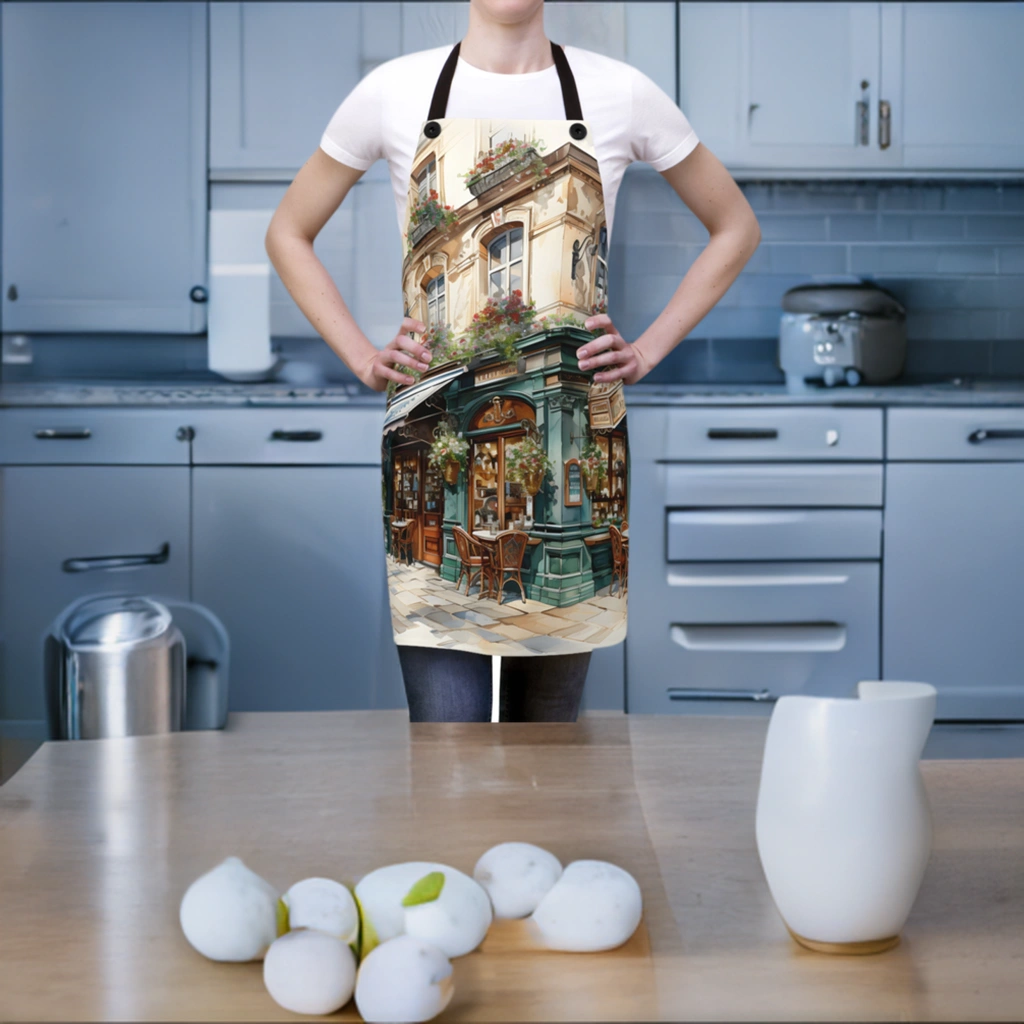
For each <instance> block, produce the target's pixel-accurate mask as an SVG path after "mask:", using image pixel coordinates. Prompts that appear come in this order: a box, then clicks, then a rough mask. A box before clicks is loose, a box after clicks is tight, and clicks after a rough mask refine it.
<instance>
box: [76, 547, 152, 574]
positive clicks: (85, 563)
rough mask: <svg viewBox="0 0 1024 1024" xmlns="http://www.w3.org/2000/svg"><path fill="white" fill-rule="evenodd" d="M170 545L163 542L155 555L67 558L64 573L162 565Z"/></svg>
mask: <svg viewBox="0 0 1024 1024" xmlns="http://www.w3.org/2000/svg"><path fill="white" fill-rule="evenodd" d="M170 554H171V545H170V544H168V543H167V542H164V544H163V546H162V547H161V548H160V550H159V551H158V552H157V553H156V554H155V555H100V556H98V557H93V558H67V559H65V560H64V561H63V562H62V563H61V568H62V569H63V570H64V572H95V571H98V570H102V569H130V568H133V567H134V566H138V565H163V563H164V562H166V561H167V559H168V558H169V557H170Z"/></svg>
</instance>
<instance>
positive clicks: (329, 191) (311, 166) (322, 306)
mask: <svg viewBox="0 0 1024 1024" xmlns="http://www.w3.org/2000/svg"><path fill="white" fill-rule="evenodd" d="M363 173H364V172H363V171H360V170H356V169H355V168H354V167H349V166H348V165H347V164H343V163H341V162H340V161H338V160H335V159H334V158H333V157H329V156H328V155H327V154H326V153H325V152H323V150H321V149H317V150H316V152H315V153H314V154H313V155H312V156H311V157H310V158H309V160H307V161H306V163H305V164H304V165H303V167H302V169H301V170H300V171H299V173H298V174H296V175H295V178H294V180H293V181H292V183H291V185H289V186H288V191H287V192H285V194H284V198H282V200H281V203H280V205H279V206H278V208H277V209H276V210H275V211H274V216H273V217H272V218H271V221H270V227H269V228H268V229H267V236H266V248H267V255H268V256H269V257H270V262H271V263H272V264H273V265H274V269H275V270H276V271H277V273H278V275H279V276H280V278H281V280H282V281H283V282H284V286H285V288H287V289H288V293H289V295H291V297H292V298H293V299H294V300H295V304H296V305H297V306H298V307H299V309H301V310H302V312H303V313H304V314H305V315H306V318H307V319H308V320H309V322H310V323H311V324H312V325H313V326H314V327H315V328H316V330H317V331H318V332H319V334H320V336H321V337H322V338H323V339H324V341H326V342H327V344H328V345H329V346H330V347H331V349H333V351H334V352H335V353H337V355H338V357H339V358H340V359H341V360H342V362H344V363H345V365H346V366H347V367H348V368H349V369H350V370H351V371H352V372H353V373H354V374H355V375H356V376H357V377H358V378H359V379H360V380H361V381H362V382H363V383H364V384H366V385H367V386H369V387H371V388H373V389H374V390H375V391H383V390H384V389H385V388H386V387H387V386H388V381H389V380H395V381H398V382H400V383H403V384H411V383H414V381H415V378H413V377H411V376H409V375H408V374H405V373H402V372H400V371H399V370H396V369H394V367H393V366H392V364H393V363H405V364H406V365H409V366H415V367H416V368H417V369H420V370H425V369H426V368H427V362H425V361H423V360H427V361H429V359H430V353H429V350H428V349H427V348H426V347H425V346H424V345H421V344H420V343H419V342H418V341H415V340H414V339H413V338H412V337H410V335H409V334H408V333H407V332H409V331H425V330H426V324H424V323H422V322H421V321H419V320H416V319H414V318H412V317H405V318H404V319H403V321H402V326H401V327H400V329H399V333H398V334H397V335H396V336H395V337H394V338H392V340H391V341H390V342H388V344H387V346H386V347H385V348H383V349H378V348H377V347H376V346H375V345H374V344H373V342H372V341H370V339H369V338H368V337H367V336H366V335H365V334H364V333H363V332H362V331H361V330H360V328H359V325H358V324H357V323H356V322H355V319H354V318H353V316H352V313H351V311H350V310H349V308H348V306H347V305H346V304H345V300H344V299H343V298H342V297H341V294H340V293H339V291H338V289H337V286H336V285H335V284H334V281H333V280H332V279H331V275H330V274H328V273H327V270H326V268H325V267H324V265H323V264H322V263H321V262H320V259H319V257H318V256H317V255H316V253H315V252H314V251H313V241H314V239H315V238H316V236H317V235H318V234H319V233H320V231H321V229H322V228H323V226H324V225H325V224H326V223H327V221H328V220H330V219H331V216H332V215H333V214H334V212H335V210H337V209H338V207H339V206H340V205H341V203H342V200H344V198H345V196H346V195H348V191H349V189H350V188H351V187H352V186H353V185H354V184H355V183H356V182H357V181H358V180H359V178H360V177H361V176H362V174H363Z"/></svg>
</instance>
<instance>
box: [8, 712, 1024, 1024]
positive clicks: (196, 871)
mask: <svg viewBox="0 0 1024 1024" xmlns="http://www.w3.org/2000/svg"><path fill="white" fill-rule="evenodd" d="M766 726H767V721H766V720H765V719H760V718H759V719H747V718H739V717H736V718H733V717H729V718H725V717H722V718H710V717H699V718H698V717H690V716H628V717H627V716H621V715H593V716H586V717H584V718H581V720H580V721H579V722H578V723H576V724H574V725H559V724H549V725H527V724H518V723H500V724H499V723H493V724H492V723H479V724H465V725H455V724H441V723H439V724H429V725H428V724H410V723H409V721H408V716H407V714H406V713H405V712H402V711H394V712H390V711H382V712H325V713H296V714H232V715H231V717H230V719H229V724H228V728H227V729H225V730H223V731H221V732H189V733H179V734H175V735H169V736H153V737H137V738H132V739H124V740H104V741H75V742H64V743H46V744H44V745H43V746H42V747H41V748H40V749H39V750H38V751H37V752H36V753H35V754H34V755H33V756H32V758H31V759H30V760H29V761H28V763H27V764H26V765H24V767H22V768H21V770H20V771H19V772H18V773H17V774H16V775H15V776H14V777H13V778H11V779H10V780H9V782H7V784H6V785H4V786H3V787H0V922H2V925H0V1019H2V1020H11V1019H19V1020H33V1021H35V1020H76V1021H77V1020H128V1019H132V1020H172V1019H173V1020H294V1019H295V1015H293V1014H290V1013H288V1012H287V1011H284V1010H282V1009H281V1008H279V1007H278V1006H277V1005H276V1004H275V1003H274V1002H273V1001H272V1000H271V999H270V997H269V995H268V994H267V992H266V990H265V989H264V987H263V984H262V965H261V964H259V963H252V964H219V963H214V962H212V961H208V960H206V959H204V958H203V957H202V956H200V955H199V954H198V953H196V952H195V951H194V950H193V949H192V948H191V947H190V946H189V945H188V943H187V942H186V940H185V938H184V936H183V935H182V933H181V929H180V925H179V923H178V906H179V903H180V900H181V896H182V894H183V893H184V891H185V889H186V888H187V886H188V885H189V883H190V882H191V881H192V880H193V879H194V878H196V877H197V876H198V875H200V874H202V873H203V872H204V871H207V870H209V869H210V868H211V867H213V866H214V865H215V864H217V863H218V862H219V861H220V860H221V859H223V858H224V857H226V856H228V855H230V854H235V855H238V856H240V857H241V858H242V859H243V860H244V861H245V862H246V863H247V864H248V865H249V866H250V867H251V868H253V870H255V871H257V872H258V873H260V874H261V875H263V876H264V877H265V878H267V879H268V880H269V881H270V882H272V883H273V884H274V885H276V886H277V887H278V888H280V889H281V890H284V889H285V888H287V887H288V886H289V885H290V884H292V883H293V882H295V881H298V880H299V879H301V878H304V877H308V876H311V875H326V876H328V877H334V878H338V879H339V880H344V881H354V880H356V879H358V878H359V877H360V876H361V875H363V874H365V873H366V872H367V871H369V870H371V869H372V868H375V867H379V866H381V865H383V864H388V863H393V862H396V861H402V860H413V859H417V860H419V859H423V860H437V861H442V862H445V863H448V864H451V865H453V866H455V867H458V868H460V869H462V870H463V871H466V872H471V871H472V869H473V865H474V864H475V862H476V859H477V858H478V857H479V856H480V854H481V853H483V852H484V850H486V849H487V848H488V847H489V846H491V845H493V844H495V843H498V842H502V841H505V840H511V839H514V840H521V841H526V842H534V843H538V844H539V845H541V846H544V847H546V848H548V849H550V850H551V851H552V852H554V853H555V854H556V855H557V856H558V857H559V858H560V859H561V860H562V862H563V863H568V862H569V861H571V860H574V859H578V858H598V859H603V860H610V861H613V862H614V863H616V864H619V865H621V866H622V867H624V868H626V869H627V870H628V871H630V872H631V873H632V874H633V875H634V876H635V877H636V878H637V880H638V882H639V883H640V886H641V889H642V891H643V895H644V921H643V924H642V928H641V930H640V931H639V932H638V933H637V935H636V936H634V939H633V940H632V941H631V942H630V943H628V944H627V945H626V946H624V947H621V948H620V949H619V950H615V951H610V952H607V953H594V954H572V953H551V952H538V951H534V950H531V949H529V948H523V946H522V944H521V943H518V942H517V941H516V940H515V936H514V928H513V929H512V930H508V929H507V928H504V927H503V930H502V931H500V932H495V934H494V935H493V936H492V937H489V942H487V941H485V943H484V946H483V947H482V948H481V949H479V950H477V951H475V952H474V953H471V954H469V955H468V956H465V957H460V958H457V959H456V960H454V961H453V964H454V968H455V984H456V992H455V996H454V998H453V1000H452V1003H451V1004H450V1005H449V1007H448V1009H447V1010H446V1011H445V1013H444V1014H443V1015H442V1017H441V1018H439V1019H443V1020H451V1021H455V1020H476V1021H511V1020H516V1021H539V1020H548V1021H556V1020H655V1019H660V1020H684V1019H691V1020H709V1019H717V1020H742V1019H757V1020H901V1019H902V1020H908V1019H909V1020H926V1019H934V1020H949V1019H970V1020H982V1019H985V1020H1014V1019H1015V1020H1020V1019H1021V1017H1022V1014H1024V760H985V761H927V762H924V763H923V766H922V770H923V772H924V776H925V783H926V786H927V789H928V793H929V797H930V799H931V803H932V808H933V817H934V822H935V846H934V850H933V854H932V859H931V861H930V862H929V866H928V871H927V874H926V877H925V881H924V885H923V887H922V889H921V893H920V895H919V897H918V900H917V903H916V904H915V906H914V910H913V912H912V914H911V917H910V920H909V921H908V923H907V925H906V927H905V928H904V930H903V932H902V933H901V941H900V944H899V945H898V946H896V947H895V948H894V949H892V950H889V951H887V952H885V953H880V954H877V955H874V956H831V955H828V954H820V953H813V952H811V951H809V950H807V949H805V948H803V947H801V946H799V945H797V944H796V943H795V942H794V941H793V940H792V938H790V936H789V935H788V933H787V931H786V927H785V924H784V923H783V921H782V919H781V918H780V917H779V915H778V913H777V911H776V910H775V907H774V905H773V904H772V901H771V897H770V894H769V892H768V889H767V886H766V885H765V881H764V876H763V873H762V871H761V867H760V862H759V860H758V857H757V850H756V846H755V843H754V808H755V803H756V796H757V786H758V780H759V771H760V762H761V754H762V750H763V746H764V735H765V729H766ZM333 1017H334V1018H336V1019H352V1020H355V1019H358V1015H357V1013H356V1011H355V1007H354V1004H352V1003H350V1004H349V1006H347V1007H345V1008H344V1009H343V1010H341V1011H339V1013H338V1014H335V1015H333Z"/></svg>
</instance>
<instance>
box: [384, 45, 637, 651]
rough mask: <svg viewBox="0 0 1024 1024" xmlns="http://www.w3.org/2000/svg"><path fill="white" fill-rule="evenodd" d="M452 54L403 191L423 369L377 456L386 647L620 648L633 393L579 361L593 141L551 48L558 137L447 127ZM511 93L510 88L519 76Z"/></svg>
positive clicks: (589, 285) (472, 123) (598, 241)
mask: <svg viewBox="0 0 1024 1024" xmlns="http://www.w3.org/2000/svg"><path fill="white" fill-rule="evenodd" d="M459 45H460V44H458V43H457V44H456V45H455V47H454V48H453V49H452V51H451V53H450V54H449V56H448V58H447V61H446V63H445V65H444V67H443V69H442V71H441V74H440V76H439V77H438V80H437V83H436V86H435V89H434V93H433V99H432V101H431V104H430V108H429V115H428V119H427V120H426V121H425V122H424V123H423V125H422V128H421V131H420V135H419V142H418V146H417V150H416V155H415V157H414V161H413V167H412V174H411V178H410V182H409V202H408V206H407V213H406V217H405V225H404V227H405V238H404V247H405V257H404V261H403V266H402V290H403V300H404V309H405V314H406V315H407V316H412V317H416V318H417V319H419V320H420V321H422V322H423V323H424V324H426V325H427V326H428V330H427V331H426V333H425V334H424V335H423V336H422V337H421V339H420V340H422V341H423V342H424V344H426V345H427V346H428V347H429V348H430V349H431V352H432V359H431V362H430V365H429V368H428V369H427V370H425V371H422V372H420V371H418V370H415V369H413V368H411V367H409V366H402V367H401V368H402V369H403V370H404V371H405V372H410V371H411V375H412V376H414V377H416V378H417V379H416V382H415V383H414V384H401V385H398V386H395V384H394V383H393V384H392V386H391V387H390V388H389V391H388V403H387V411H386V414H385V422H384V433H383V438H382V446H381V462H382V466H383V480H382V497H383V512H384V516H383V520H384V522H383V525H384V534H385V546H386V552H387V553H386V556H385V557H386V563H387V573H388V584H389V591H390V607H391V615H392V625H393V630H394V638H395V642H396V643H398V644H410V645H415V646H421V647H449V648H455V649H457V650H465V651H472V652H476V653H480V654H499V655H510V656H520V655H542V654H568V653H583V652H586V651H591V650H593V649H594V648H596V647H607V646H610V645H613V644H617V643H621V642H622V641H623V640H624V639H625V636H626V593H627V581H628V565H629V523H628V514H629V509H628V499H627V495H628V485H629V445H628V439H627V429H626V408H625V401H624V397H623V390H622V382H621V381H614V382H603V383H602V382H595V381H594V380H593V374H594V372H595V370H593V369H591V370H588V371H586V372H584V371H582V370H581V369H580V367H579V360H578V356H577V354H576V351H577V349H578V348H579V347H580V346H581V345H583V344H584V343H585V342H587V341H589V340H590V339H591V338H592V337H594V336H595V335H598V334H602V333H604V332H603V330H602V329H597V330H595V331H594V332H593V333H592V332H591V331H588V330H587V329H586V328H585V327H584V320H585V319H586V318H587V317H588V316H590V315H591V314H592V313H595V312H604V311H605V310H606V308H607V296H608V230H607V226H606V223H605V208H604V195H603V191H602V187H601V174H600V171H599V168H598V163H597V159H596V156H595V151H594V143H593V132H592V131H591V130H590V128H589V127H588V125H587V123H586V122H585V121H584V120H583V113H582V110H581V108H580V101H579V95H578V93H577V90H576V83H575V81H574V79H573V75H572V71H571V70H570V68H569V64H568V61H567V59H566V57H565V54H564V52H563V50H562V47H561V46H559V45H558V44H556V43H552V44H551V49H552V54H553V56H554V59H555V65H556V67H557V70H558V77H559V81H560V83H561V89H562V99H563V102H564V106H565V120H564V121H563V120H509V119H507V118H493V119H489V118H449V117H445V109H446V106H447V102H448V94H449V89H450V87H451V82H452V77H453V75H454V74H455V70H456V67H457V61H458V54H459ZM510 81H514V76H510Z"/></svg>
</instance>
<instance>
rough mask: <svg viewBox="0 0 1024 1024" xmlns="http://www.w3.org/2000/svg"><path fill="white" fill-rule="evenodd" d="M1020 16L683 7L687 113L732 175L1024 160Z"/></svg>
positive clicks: (933, 8)
mask: <svg viewBox="0 0 1024 1024" xmlns="http://www.w3.org/2000/svg"><path fill="white" fill-rule="evenodd" d="M1022 35H1024V8H1022V7H1021V5H1020V4H1012V3H998V2H993V3H985V2H983V3H890V2H880V3H870V2H853V3H835V4H822V3H813V2H804V3H737V4H715V3H686V2H684V3H681V4H680V5H679V68H678V74H679V96H680V100H679V102H680V106H681V108H682V109H683V111H684V112H685V113H686V114H687V116H688V117H689V119H690V121H691V122H692V123H693V125H694V128H695V130H696V131H697V134H698V136H699V137H700V138H701V139H702V141H704V142H705V143H706V144H707V145H708V146H709V148H710V149H712V150H713V151H714V152H715V153H716V155H717V156H719V158H720V159H721V160H722V161H723V162H724V163H725V164H726V165H727V166H728V167H729V168H730V169H732V170H737V171H744V172H747V171H753V170H759V171H769V172H772V171H779V172H786V171H799V172H812V171H820V172H824V173H833V174H834V173H838V172H856V173H861V172H869V173H881V172H886V171H892V170H920V171H932V170H952V171H956V170H964V171H972V170H1019V168H1020V167H1021V166H1024V126H1022V123H1021V118H1020V116H1019V110H1020V108H1021V105H1022V103H1024V63H1022V62H1021V61H1020V59H1019V54H1018V52H1017V51H1018V49H1019V45H1018V41H1019V40H1020V39H1021V37H1022Z"/></svg>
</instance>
